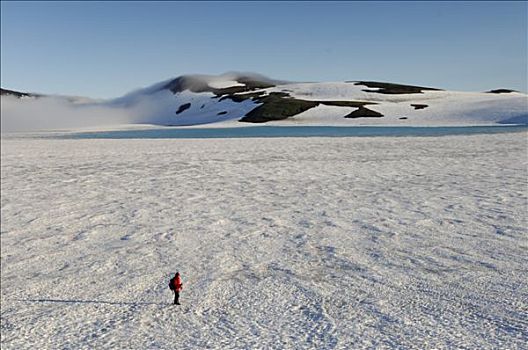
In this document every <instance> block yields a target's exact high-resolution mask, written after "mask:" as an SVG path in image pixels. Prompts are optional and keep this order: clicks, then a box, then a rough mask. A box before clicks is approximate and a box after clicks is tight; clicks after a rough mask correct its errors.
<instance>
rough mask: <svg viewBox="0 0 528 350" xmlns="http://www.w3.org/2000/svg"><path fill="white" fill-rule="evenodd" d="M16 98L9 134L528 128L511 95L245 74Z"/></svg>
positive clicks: (525, 107) (527, 115) (527, 109)
mask: <svg viewBox="0 0 528 350" xmlns="http://www.w3.org/2000/svg"><path fill="white" fill-rule="evenodd" d="M4 91H7V90H4ZM16 94H17V93H16V92H11V94H4V93H3V95H2V126H3V129H4V130H9V129H16V128H17V127H18V126H20V125H22V123H21V121H23V122H24V123H25V124H24V125H31V124H32V120H34V119H37V120H35V121H34V122H33V124H35V125H37V126H38V127H42V125H43V124H44V125H45V123H46V122H47V123H48V124H49V127H48V128H60V126H61V125H64V127H71V126H75V125H76V124H78V125H79V126H97V125H110V124H127V123H128V124H154V125H174V126H183V125H200V124H211V123H216V124H217V125H215V126H222V125H230V126H232V125H237V126H242V125H247V124H251V123H264V122H265V123H268V124H270V125H298V124H304V125H343V126H345V125H351V126H353V125H403V126H408V125H410V126H412V125H433V126H434V125H490V124H508V123H509V124H528V96H527V95H526V94H523V93H519V92H514V91H509V90H497V91H495V92H457V91H445V90H439V89H431V88H423V87H416V86H408V85H399V84H390V83H379V82H354V81H349V82H328V83H290V82H284V81H277V80H271V79H268V78H265V77H263V76H260V75H251V74H242V73H229V74H225V75H220V76H207V75H188V76H181V77H178V78H176V79H171V80H167V81H163V82H160V83H157V84H154V85H152V86H150V87H148V88H145V89H139V90H136V91H133V92H131V93H129V94H127V95H125V96H123V97H120V98H117V99H113V100H109V101H102V102H94V101H90V100H86V101H82V100H80V99H79V98H76V99H71V98H70V99H68V98H64V97H57V96H55V97H47V96H43V95H33V97H31V96H30V97H28V96H23V97H24V98H17V97H16V96H17V95H16ZM18 94H20V93H18ZM35 96H36V97H35ZM19 97H20V96H19ZM35 115H38V118H37V117H36V116H35ZM239 121H242V122H245V123H238V122H239Z"/></svg>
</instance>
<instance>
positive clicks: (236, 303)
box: [0, 132, 528, 350]
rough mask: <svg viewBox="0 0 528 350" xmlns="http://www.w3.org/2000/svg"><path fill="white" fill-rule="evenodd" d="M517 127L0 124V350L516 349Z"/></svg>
mask: <svg viewBox="0 0 528 350" xmlns="http://www.w3.org/2000/svg"><path fill="white" fill-rule="evenodd" d="M527 137H528V135H527V133H526V132H521V133H511V134H497V135H473V136H447V137H429V138H420V137H410V138H381V137H377V138H296V139H288V138H276V139H250V138H248V139H209V140H207V139H201V140H177V139H170V140H146V139H139V140H37V139H24V140H21V139H3V140H2V145H1V146H2V148H1V185H2V196H1V214H2V217H1V218H2V222H1V236H0V237H1V345H2V349H5V350H7V349H28V348H32V349H100V348H112V349H173V348H182V349H191V348H210V349H226V348H228V349H229V348H233V349H234V348H236V349H241V348H247V349H257V348H263V349H264V348H266V349H284V348H294V349H359V348H376V349H383V348H398V349H432V348H437V349H446V348H461V349H462V348H471V349H520V348H525V347H526V343H527V341H528V319H527V312H528V286H527V279H526V275H527V272H528V252H527V249H528V239H527V214H526V213H527V205H528V199H527V196H528V188H527V177H528V170H527V166H528V164H527V163H528V160H527V153H526V152H527ZM177 270H179V271H180V272H181V274H182V277H183V283H184V290H183V292H182V297H181V301H182V306H180V307H177V306H172V305H170V302H171V301H172V296H171V292H170V290H169V289H168V288H167V283H168V280H169V278H170V274H172V273H174V272H175V271H177Z"/></svg>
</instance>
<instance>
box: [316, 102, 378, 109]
mask: <svg viewBox="0 0 528 350" xmlns="http://www.w3.org/2000/svg"><path fill="white" fill-rule="evenodd" d="M318 102H319V103H320V104H322V105H326V106H339V107H355V108H359V107H363V106H366V105H375V104H377V103H376V102H362V101H318Z"/></svg>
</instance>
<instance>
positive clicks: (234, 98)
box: [218, 91, 266, 103]
mask: <svg viewBox="0 0 528 350" xmlns="http://www.w3.org/2000/svg"><path fill="white" fill-rule="evenodd" d="M264 93H266V91H257V92H253V93H246V94H236V95H225V96H222V97H220V99H219V100H218V101H223V100H226V99H230V100H231V101H233V102H238V103H240V102H243V101H245V100H248V99H252V100H253V99H256V98H257V97H259V96H260V95H263V94H264Z"/></svg>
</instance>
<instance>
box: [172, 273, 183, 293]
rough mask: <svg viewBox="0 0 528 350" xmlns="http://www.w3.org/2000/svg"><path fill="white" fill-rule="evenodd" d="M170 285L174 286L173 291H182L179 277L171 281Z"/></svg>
mask: <svg viewBox="0 0 528 350" xmlns="http://www.w3.org/2000/svg"><path fill="white" fill-rule="evenodd" d="M172 285H173V286H174V290H175V291H177V292H179V291H181V290H182V283H181V278H180V275H178V276H176V277H174V278H173V279H172Z"/></svg>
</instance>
